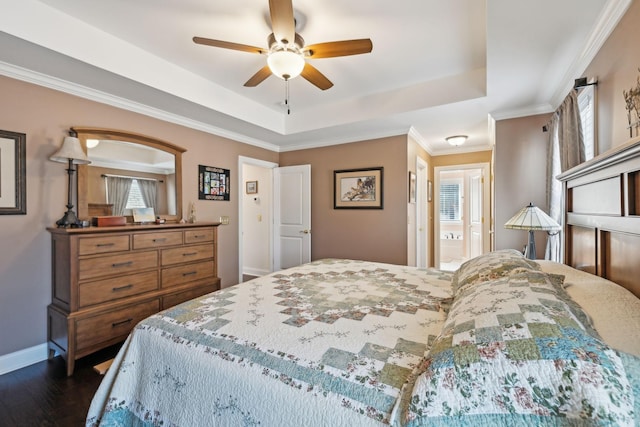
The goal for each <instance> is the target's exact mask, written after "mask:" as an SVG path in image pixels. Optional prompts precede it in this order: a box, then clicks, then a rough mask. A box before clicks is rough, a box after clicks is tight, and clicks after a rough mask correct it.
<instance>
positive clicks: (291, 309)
mask: <svg viewBox="0 0 640 427" xmlns="http://www.w3.org/2000/svg"><path fill="white" fill-rule="evenodd" d="M450 297H451V277H450V274H449V273H444V272H441V271H437V270H432V269H418V268H415V267H403V266H396V265H389V264H381V263H372V262H363V261H351V260H335V259H327V260H321V261H317V262H313V263H310V264H306V265H303V266H300V267H296V268H294V269H289V270H284V271H281V272H278V273H274V274H270V275H267V276H264V277H261V278H258V279H255V280H252V281H250V282H246V283H241V284H238V285H236V286H232V287H229V288H225V289H223V290H220V291H217V292H214V293H211V294H209V295H205V296H203V297H200V298H196V299H194V300H191V301H188V302H186V303H183V304H180V305H178V306H175V307H173V308H171V309H168V310H166V311H163V312H161V313H158V314H157V315H154V316H152V317H150V318H148V319H146V320H144V321H143V322H141V323H140V324H139V325H137V327H136V328H135V329H134V330H133V332H132V333H131V335H130V336H129V338H128V339H127V341H126V343H125V344H124V346H123V348H122V350H121V351H120V353H119V354H118V356H117V358H116V359H115V360H114V363H113V364H112V366H111V368H110V369H109V371H108V373H107V375H106V376H105V379H104V381H103V382H102V384H101V386H100V388H99V390H98V392H97V393H96V396H95V397H94V399H93V402H92V405H91V408H90V411H89V414H88V418H87V425H90V426H97V425H106V426H111V425H140V426H143V425H150V426H151V425H163V426H208V425H215V426H257V425H262V426H296V427H299V426H307V425H314V426H315V425H326V426H371V425H372V426H377V425H385V424H395V423H398V417H397V414H399V413H400V412H401V411H400V407H401V404H400V402H401V401H402V400H403V398H404V399H408V397H409V394H410V392H411V389H412V383H411V381H412V380H414V379H415V377H416V376H417V374H418V373H419V369H421V366H422V361H423V360H424V357H425V354H426V352H427V351H428V350H429V346H430V343H431V342H432V341H433V340H434V339H435V337H436V336H437V335H438V333H439V332H440V330H441V328H442V324H443V322H444V318H445V315H444V313H443V312H442V311H441V309H440V306H441V302H442V301H444V300H446V299H450Z"/></svg>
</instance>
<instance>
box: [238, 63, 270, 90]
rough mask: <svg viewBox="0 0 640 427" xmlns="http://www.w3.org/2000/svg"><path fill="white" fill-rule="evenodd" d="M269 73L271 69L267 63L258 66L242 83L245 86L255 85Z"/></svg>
mask: <svg viewBox="0 0 640 427" xmlns="http://www.w3.org/2000/svg"><path fill="white" fill-rule="evenodd" d="M270 75H271V69H270V68H269V66H268V65H265V66H264V67H262V68H260V70H259V71H258V72H257V73H255V74H254V75H253V76H252V77H251V78H250V79H249V80H247V82H246V83H245V84H244V85H245V86H246V87H255V86H258V85H259V84H260V83H262V82H263V81H264V80H265V79H266V78H267V77H269V76H270Z"/></svg>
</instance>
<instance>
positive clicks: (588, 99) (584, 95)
mask: <svg viewBox="0 0 640 427" xmlns="http://www.w3.org/2000/svg"><path fill="white" fill-rule="evenodd" d="M594 88H595V85H590V86H585V87H583V88H582V89H580V92H578V108H579V109H580V121H581V122H582V137H583V140H584V154H585V160H589V159H592V158H593V156H595V154H596V148H595V147H596V142H595V141H596V126H595V93H596V92H595V89H594Z"/></svg>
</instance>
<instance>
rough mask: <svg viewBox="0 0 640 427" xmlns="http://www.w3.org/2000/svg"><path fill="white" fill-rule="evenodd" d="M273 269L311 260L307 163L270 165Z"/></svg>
mask: <svg viewBox="0 0 640 427" xmlns="http://www.w3.org/2000/svg"><path fill="white" fill-rule="evenodd" d="M273 177H274V182H273V184H274V185H273V190H274V194H273V195H274V222H275V224H274V234H275V236H274V239H273V241H274V250H273V254H274V257H273V271H278V270H282V269H284V268H290V267H295V266H297V265H300V264H304V263H306V262H310V261H311V165H300V166H285V167H281V168H275V169H274V174H273Z"/></svg>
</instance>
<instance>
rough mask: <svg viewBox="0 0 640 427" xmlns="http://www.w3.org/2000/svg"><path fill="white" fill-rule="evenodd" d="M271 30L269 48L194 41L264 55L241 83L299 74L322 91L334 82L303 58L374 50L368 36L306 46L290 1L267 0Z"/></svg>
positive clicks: (250, 83)
mask: <svg viewBox="0 0 640 427" xmlns="http://www.w3.org/2000/svg"><path fill="white" fill-rule="evenodd" d="M269 13H270V15H271V29H272V31H273V32H272V33H271V34H270V35H269V37H268V38H267V44H268V45H269V48H268V49H264V48H261V47H254V46H249V45H245V44H239V43H232V42H226V41H222V40H213V39H208V38H204V37H194V38H193V41H194V42H195V43H197V44H202V45H207V46H214V47H221V48H224V49H232V50H239V51H242V52H249V53H257V54H260V55H267V65H265V66H264V67H262V68H261V69H260V70H259V71H258V72H257V73H255V74H254V75H253V76H252V77H251V78H250V79H249V80H247V82H246V83H245V84H244V85H245V86H247V87H255V86H257V85H259V84H260V83H262V82H263V81H264V80H265V79H266V78H267V77H269V76H270V75H271V74H275V75H276V76H278V77H280V78H281V79H283V80H285V81H288V80H290V79H293V78H294V77H297V76H299V75H301V76H302V77H303V78H304V79H306V80H308V81H309V82H311V83H312V84H314V85H315V86H317V87H318V88H320V89H322V90H326V89H329V88H330V87H331V86H333V83H332V82H331V81H330V80H329V79H328V78H326V77H325V76H324V75H323V74H322V73H321V72H320V71H318V70H317V69H316V68H315V67H314V66H313V65H311V64H309V63H308V62H307V61H306V60H305V59H307V58H309V59H316V58H335V57H338V56H349V55H359V54H362V53H369V52H371V50H372V49H373V44H372V43H371V40H370V39H357V40H342V41H335V42H325V43H318V44H312V45H309V46H305V44H304V39H303V38H302V37H301V36H300V34H298V33H296V31H295V18H294V16H293V4H292V0H269Z"/></svg>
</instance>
